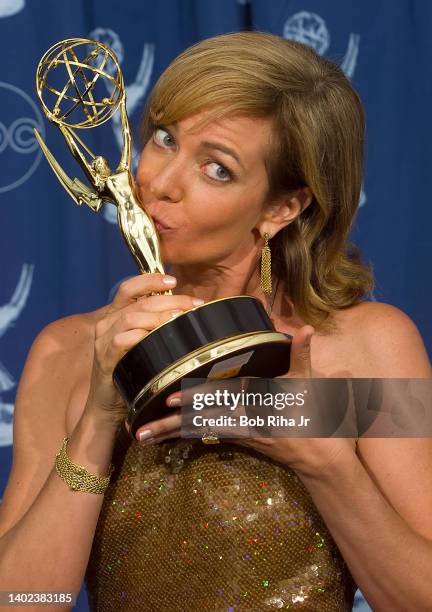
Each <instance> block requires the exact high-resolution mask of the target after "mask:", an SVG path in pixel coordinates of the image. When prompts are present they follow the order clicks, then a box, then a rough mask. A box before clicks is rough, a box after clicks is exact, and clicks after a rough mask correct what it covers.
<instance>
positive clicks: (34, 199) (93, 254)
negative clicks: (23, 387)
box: [0, 0, 432, 610]
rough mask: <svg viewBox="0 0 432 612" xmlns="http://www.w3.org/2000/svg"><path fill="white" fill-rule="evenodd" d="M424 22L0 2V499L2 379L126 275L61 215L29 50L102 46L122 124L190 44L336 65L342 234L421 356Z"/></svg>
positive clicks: (126, 266)
mask: <svg viewBox="0 0 432 612" xmlns="http://www.w3.org/2000/svg"><path fill="white" fill-rule="evenodd" d="M120 4H121V7H120ZM431 23H432V3H431V2H430V1H429V0H398V2H394V0H363V2H361V3H360V2H356V1H355V0H351V2H347V1H346V0H291V1H286V0H285V1H284V0H272V1H269V0H249V1H248V0H218V1H217V2H214V1H211V0H178V1H175V0H158V1H157V2H153V1H150V0H147V1H146V0H140V1H138V0H128V1H127V2H122V3H119V2H117V1H115V0H63V1H62V2H58V1H57V0H44V1H43V2H35V1H33V2H30V0H0V57H1V60H2V61H1V68H0V205H1V217H0V219H1V226H0V232H1V234H0V235H1V242H0V255H1V258H0V261H1V270H0V493H1V492H2V491H3V489H4V486H5V484H6V480H7V476H8V472H9V470H10V465H11V455H12V453H11V444H12V418H13V409H14V397H15V393H16V388H17V382H18V380H19V377H20V373H21V370H22V368H23V364H24V361H25V358H26V354H27V352H28V349H29V347H30V345H31V343H32V341H33V339H34V337H35V336H36V334H37V333H38V332H39V331H40V330H41V329H42V328H43V327H44V326H45V325H46V324H47V323H49V322H50V321H53V320H54V319H58V318H60V317H64V316H66V315H69V314H71V313H76V312H83V311H88V310H93V309H96V308H98V307H100V306H102V305H103V304H105V303H107V301H108V300H109V299H110V297H111V296H112V294H113V292H114V291H115V288H116V286H117V284H118V283H119V282H120V281H121V280H122V279H123V278H125V277H127V276H130V275H133V274H136V268H135V266H134V264H133V261H132V259H131V257H130V255H129V253H128V252H127V251H126V248H125V247H124V245H123V242H122V239H121V237H120V235H119V232H118V229H117V226H116V224H115V215H114V214H113V210H112V209H110V208H107V209H106V210H105V212H104V214H103V215H94V214H93V213H92V212H91V211H90V210H89V209H88V208H87V207H82V208H78V207H77V206H75V204H74V203H73V202H72V200H71V199H70V198H69V197H68V196H67V195H66V194H65V192H64V191H63V190H62V188H61V187H60V186H59V184H58V183H57V180H56V179H55V177H54V175H53V173H52V172H51V170H50V168H49V167H48V164H47V163H46V161H45V160H44V159H42V155H41V152H40V150H39V148H38V146H37V143H36V141H35V138H34V136H33V128H34V127H37V128H38V129H39V130H40V132H41V133H42V135H43V136H44V137H45V139H46V142H47V143H48V146H49V147H50V148H51V149H52V150H53V151H54V153H55V156H56V157H57V158H58V160H59V161H60V163H61V164H62V165H63V167H64V168H65V169H67V170H68V171H69V173H70V174H71V175H72V176H74V175H75V173H77V166H76V165H75V164H74V163H73V161H72V160H71V157H70V155H69V154H68V153H67V151H66V147H65V145H64V143H63V142H62V141H61V140H60V138H59V137H58V135H57V134H56V131H57V130H55V129H54V127H52V126H49V125H48V124H47V123H46V121H44V119H43V117H42V114H41V111H40V108H39V105H38V103H37V100H36V96H35V88H34V76H35V68H36V65H37V62H38V60H39V58H40V57H41V55H42V53H43V52H44V51H45V50H46V49H47V48H48V47H50V46H51V45H52V44H54V43H55V42H57V41H58V40H61V39H65V38H68V37H90V38H95V39H99V40H101V41H104V42H107V43H108V44H109V45H111V46H112V47H113V49H114V50H115V51H116V53H117V54H118V57H119V59H120V62H121V64H122V69H123V72H124V77H125V83H126V89H127V96H128V112H129V116H130V118H131V121H132V124H133V127H134V129H136V127H137V124H138V121H139V118H140V115H141V112H142V108H143V104H144V101H145V98H146V96H147V94H148V92H149V90H150V89H151V87H152V85H153V83H154V82H155V80H156V79H157V77H158V76H159V74H160V73H161V72H162V70H163V69H164V68H165V67H166V66H167V64H168V63H169V62H170V61H171V60H172V58H174V57H175V56H176V55H177V54H178V53H179V52H180V51H182V50H183V49H184V48H185V47H187V46H189V45H190V44H192V43H194V42H196V41H198V40H200V39H202V38H206V37H209V36H213V35H216V34H220V33H223V32H229V31H234V30H242V29H256V30H264V31H269V32H273V33H275V34H279V35H281V36H284V37H286V38H290V39H294V40H297V41H300V42H303V43H305V44H307V45H310V46H312V47H313V48H314V49H315V50H316V51H317V52H318V53H319V54H321V55H325V56H326V57H328V58H331V59H333V60H336V61H337V62H339V63H340V64H341V65H342V67H343V69H344V71H345V73H346V74H347V76H348V77H349V78H350V79H351V80H352V81H353V83H354V85H355V87H356V88H357V90H358V91H359V93H360V95H361V98H362V99H363V102H364V105H365V108H366V113H367V124H368V130H367V133H368V138H367V160H366V169H365V181H364V188H363V193H362V197H361V202H360V204H361V207H360V209H359V214H358V218H357V223H356V227H355V230H354V231H353V239H354V241H355V242H357V243H358V244H359V246H360V247H361V248H362V250H363V253H364V256H365V258H366V259H367V260H370V261H372V262H373V265H374V268H375V274H376V283H377V286H376V290H375V295H374V298H375V299H376V300H378V301H383V302H387V303H390V304H393V305H395V306H398V307H399V308H401V309H402V310H404V311H405V312H406V313H407V314H408V315H409V316H410V317H411V318H412V319H413V320H414V321H415V323H416V324H417V325H418V327H419V329H420V331H421V333H422V335H423V338H424V340H425V342H426V345H427V347H428V350H429V352H430V350H431V348H432V324H431V321H430V318H429V313H430V310H431V297H432V288H431V283H430V275H429V267H430V246H431V240H430V229H429V228H430V227H431V225H432V207H431V206H430V202H429V199H430V198H429V194H430V193H431V188H432V173H431V171H430V162H429V160H430V158H431V154H430V153H431V151H430V148H431V138H430V136H431V125H430V115H429V113H430V105H431V82H432V79H431V78H430V77H429V64H430V62H431V61H432V39H431V37H430V24H431ZM93 132H97V130H93ZM86 136H88V137H89V140H88V142H89V144H90V147H91V148H93V149H94V150H96V151H97V152H103V153H110V155H114V154H116V153H117V151H118V138H119V132H118V123H117V122H116V121H111V128H110V129H109V130H104V133H103V135H102V136H98V137H96V136H95V135H92V134H91V133H88V134H86ZM137 142H138V140H137V139H136V143H137ZM136 147H137V145H136ZM136 153H137V151H136ZM79 609H80V610H84V609H86V608H85V606H84V604H83V607H80V608H79Z"/></svg>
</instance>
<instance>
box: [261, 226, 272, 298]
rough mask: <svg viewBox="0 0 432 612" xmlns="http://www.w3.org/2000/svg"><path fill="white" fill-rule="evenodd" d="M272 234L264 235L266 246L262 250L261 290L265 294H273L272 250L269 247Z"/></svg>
mask: <svg viewBox="0 0 432 612" xmlns="http://www.w3.org/2000/svg"><path fill="white" fill-rule="evenodd" d="M269 238H270V234H267V232H266V233H265V234H264V241H265V242H264V246H263V248H262V250H261V289H262V290H263V292H264V293H271V292H272V275H271V250H270V247H269V245H268V241H269Z"/></svg>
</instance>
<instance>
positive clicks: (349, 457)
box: [293, 447, 359, 484]
mask: <svg viewBox="0 0 432 612" xmlns="http://www.w3.org/2000/svg"><path fill="white" fill-rule="evenodd" d="M358 466H359V459H358V457H357V455H356V453H355V450H354V449H353V448H351V447H346V448H341V449H338V451H337V452H336V453H335V454H334V455H333V456H332V457H330V458H329V459H328V460H327V461H325V462H321V463H320V464H319V465H309V464H308V465H306V464H305V465H301V466H299V467H296V468H293V469H294V471H295V472H296V474H297V476H298V477H299V478H300V479H301V480H302V481H303V483H304V484H306V483H308V482H310V483H314V482H322V483H333V484H334V483H337V482H340V481H341V479H344V478H347V477H348V478H352V476H353V474H354V472H355V471H356V470H357V469H358Z"/></svg>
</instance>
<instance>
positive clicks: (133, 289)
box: [112, 274, 177, 309]
mask: <svg viewBox="0 0 432 612" xmlns="http://www.w3.org/2000/svg"><path fill="white" fill-rule="evenodd" d="M176 284H177V280H176V278H175V277H174V276H170V275H168V274H140V275H138V276H133V277H131V278H128V279H126V280H125V281H123V282H122V283H121V284H120V286H119V288H118V289H117V292H116V294H115V297H114V299H113V301H112V306H113V307H114V309H117V308H122V307H123V306H126V305H127V304H130V303H131V302H132V301H134V300H136V299H137V298H139V297H141V296H143V295H148V294H150V293H153V292H155V291H160V292H164V291H167V290H169V289H172V288H173V287H175V286H176Z"/></svg>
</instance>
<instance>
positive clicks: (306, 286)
mask: <svg viewBox="0 0 432 612" xmlns="http://www.w3.org/2000/svg"><path fill="white" fill-rule="evenodd" d="M204 109H205V110H207V111H209V113H208V114H206V118H205V122H206V123H207V122H209V121H212V120H215V119H219V118H221V117H224V116H227V115H233V114H243V115H249V116H256V117H271V118H272V119H273V136H274V137H273V144H272V147H271V149H272V150H271V151H270V153H269V157H268V159H267V160H266V167H267V173H268V177H269V185H270V193H269V201H271V200H272V199H274V198H275V197H277V196H280V195H282V194H289V193H290V192H292V191H293V190H296V189H298V188H301V187H305V186H308V187H309V188H310V190H311V192H312V195H313V200H312V202H311V204H310V205H309V206H308V207H307V208H306V209H304V210H303V212H302V213H301V214H300V215H299V216H298V217H297V218H296V219H295V220H294V221H292V222H291V223H290V224H289V225H287V226H286V227H285V228H283V229H282V230H280V231H279V232H278V233H277V234H276V236H275V237H274V238H272V240H271V241H270V246H271V248H272V254H273V261H274V272H275V274H276V275H277V277H278V278H281V279H283V280H285V282H286V286H287V291H288V293H289V298H290V299H291V301H292V303H293V305H294V308H295V310H296V313H297V314H298V315H299V316H300V317H301V318H302V319H303V320H304V321H306V322H307V323H309V324H311V325H313V326H314V327H315V328H316V329H317V330H322V331H325V330H330V329H332V328H333V324H332V319H331V314H332V312H333V311H335V310H340V309H343V308H347V307H349V306H352V305H353V304H355V303H357V302H359V301H361V299H362V298H364V297H365V296H366V294H368V293H370V292H371V291H372V289H373V273H372V268H371V266H370V265H369V266H366V265H365V264H364V263H362V261H361V258H360V252H359V250H358V249H357V247H355V246H354V245H353V244H352V243H350V242H348V240H347V238H348V234H349V231H350V229H351V228H352V225H353V221H354V216H355V213H356V211H357V209H358V204H359V198H360V190H361V183H362V166H363V141H364V112H363V108H362V105H361V102H360V99H359V97H358V95H357V93H356V91H355V90H354V88H353V87H352V85H351V83H350V81H349V80H348V79H347V78H346V76H345V75H344V73H343V71H342V70H341V68H340V67H339V66H338V65H337V64H335V63H333V62H331V61H329V60H327V59H324V58H322V57H320V56H319V55H317V54H316V53H315V51H313V50H312V49H310V48H309V47H306V46H304V45H302V44H300V43H296V42H293V41H288V40H284V39H283V38H280V37H278V36H274V35H272V34H268V33H262V32H237V33H233V34H224V35H221V36H216V37H214V38H209V39H207V40H203V41H201V42H199V43H197V44H196V45H193V46H192V47H190V48H189V49H186V50H185V51H184V52H183V53H182V54H181V55H179V56H178V57H177V58H176V59H175V60H174V61H173V62H172V63H171V64H170V66H168V68H167V69H166V70H165V72H164V73H163V74H162V75H161V77H160V78H159V80H158V82H157V83H156V85H155V87H154V89H153V91H152V93H151V95H150V98H149V100H148V103H147V107H146V111H145V114H144V117H143V121H142V128H141V135H142V139H143V141H144V142H146V141H147V140H148V138H149V137H150V134H151V132H152V130H153V127H154V125H156V124H159V123H163V124H164V125H169V124H172V123H175V122H178V121H181V120H183V119H185V118H187V117H190V116H192V115H194V114H196V113H199V112H200V111H202V110H204Z"/></svg>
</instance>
